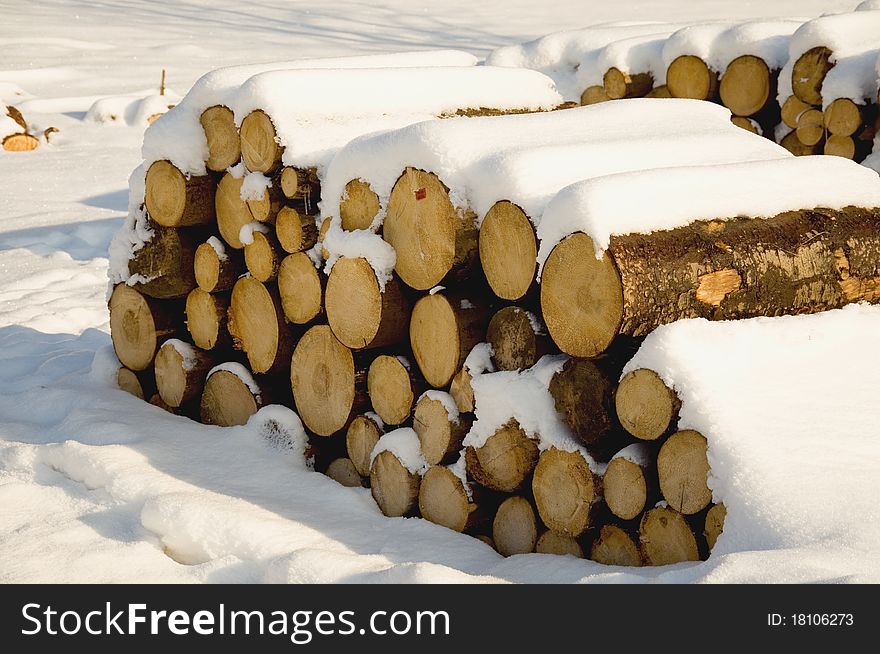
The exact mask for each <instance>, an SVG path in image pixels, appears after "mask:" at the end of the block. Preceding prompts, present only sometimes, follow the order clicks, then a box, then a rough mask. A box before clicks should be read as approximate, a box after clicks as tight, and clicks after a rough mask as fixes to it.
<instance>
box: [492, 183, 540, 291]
mask: <svg viewBox="0 0 880 654" xmlns="http://www.w3.org/2000/svg"><path fill="white" fill-rule="evenodd" d="M478 245H479V253H480V265H481V266H482V268H483V273H484V274H485V275H486V281H488V282H489V286H490V287H491V288H492V292H493V293H495V295H497V296H498V297H499V298H501V299H502V300H509V301H511V302H516V301H518V300H521V299H523V298H524V297H525V296H526V295H527V294H528V293H529V291H530V290H531V289H532V288H534V287H535V275H536V273H537V255H538V238H537V236H536V235H535V227H534V225H532V222H531V221H530V220H529V217H528V216H527V215H526V214H525V212H524V211H523V210H522V209H520V208H519V207H518V206H517V205H515V204H513V203H512V202H508V201H507V200H502V201H500V202H496V203H495V204H494V205H492V208H491V209H489V211H488V212H487V213H486V217H485V218H483V222H482V223H481V224H480V233H479V244H478Z"/></svg>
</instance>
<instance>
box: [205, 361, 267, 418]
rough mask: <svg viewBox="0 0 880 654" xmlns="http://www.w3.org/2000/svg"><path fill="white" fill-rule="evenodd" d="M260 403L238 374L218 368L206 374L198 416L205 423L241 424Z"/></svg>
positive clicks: (252, 413) (253, 412)
mask: <svg viewBox="0 0 880 654" xmlns="http://www.w3.org/2000/svg"><path fill="white" fill-rule="evenodd" d="M260 406H261V403H260V399H259V396H255V395H254V393H253V391H251V389H250V388H249V387H248V386H247V384H245V383H244V382H243V381H242V380H241V379H240V378H239V377H238V376H237V375H235V374H233V373H231V372H229V371H228V370H218V371H217V372H215V373H214V374H213V375H211V376H210V377H208V379H207V381H206V382H205V390H204V391H203V392H202V401H201V419H202V422H203V423H205V424H206V425H217V426H219V427H231V426H233V425H243V424H245V423H246V422H247V421H248V419H249V418H250V417H251V416H252V415H254V414H255V413H256V412H257V409H259V408H260Z"/></svg>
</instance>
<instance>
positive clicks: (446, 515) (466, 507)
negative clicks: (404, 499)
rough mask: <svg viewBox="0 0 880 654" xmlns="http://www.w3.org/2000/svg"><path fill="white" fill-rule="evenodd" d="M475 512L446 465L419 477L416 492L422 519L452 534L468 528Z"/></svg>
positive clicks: (431, 469)
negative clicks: (451, 531)
mask: <svg viewBox="0 0 880 654" xmlns="http://www.w3.org/2000/svg"><path fill="white" fill-rule="evenodd" d="M476 511H477V505H475V504H474V503H472V502H471V500H470V498H469V497H468V494H467V491H466V490H465V488H464V485H463V484H462V482H461V479H459V478H458V477H457V476H456V475H455V473H454V472H452V471H451V470H450V469H449V468H447V467H446V466H434V467H432V468H430V469H429V470H428V471H427V472H426V473H425V475H424V476H423V477H422V482H421V487H420V489H419V512H420V513H421V515H422V517H423V518H425V520H430V521H431V522H433V523H435V524H438V525H442V526H443V527H446V528H447V529H452V530H453V531H458V532H463V531H465V530H466V529H468V528H469V527H470V526H471V524H472V520H473V515H474V513H475V512H476Z"/></svg>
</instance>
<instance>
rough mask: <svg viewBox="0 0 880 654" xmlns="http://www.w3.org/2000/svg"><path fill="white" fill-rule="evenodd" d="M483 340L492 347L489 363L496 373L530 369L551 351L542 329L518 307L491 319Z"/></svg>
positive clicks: (533, 317) (535, 320)
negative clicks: (492, 362) (490, 362)
mask: <svg viewBox="0 0 880 654" xmlns="http://www.w3.org/2000/svg"><path fill="white" fill-rule="evenodd" d="M486 340H487V341H488V342H489V344H490V345H491V346H492V351H493V355H492V361H494V363H495V367H496V368H497V369H498V370H525V369H526V368H531V367H532V366H533V365H535V364H536V363H537V362H538V359H540V358H541V357H542V356H544V355H545V354H548V353H550V352H552V351H553V342H552V341H551V340H550V337H549V336H548V335H547V332H546V330H545V329H544V326H543V325H541V324H540V322H539V321H538V319H537V318H536V317H535V316H534V315H532V314H530V313H528V312H527V311H525V310H524V309H521V308H519V307H505V308H503V309H501V310H500V311H498V312H497V313H496V314H495V315H494V316H492V320H490V321H489V327H488V328H487V330H486Z"/></svg>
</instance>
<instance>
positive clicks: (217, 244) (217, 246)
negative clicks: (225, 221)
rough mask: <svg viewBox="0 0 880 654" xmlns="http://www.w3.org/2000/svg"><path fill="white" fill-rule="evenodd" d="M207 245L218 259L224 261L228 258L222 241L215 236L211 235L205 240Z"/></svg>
mask: <svg viewBox="0 0 880 654" xmlns="http://www.w3.org/2000/svg"><path fill="white" fill-rule="evenodd" d="M207 243H208V245H210V246H211V248H212V249H213V250H214V252H216V253H217V258H218V259H219V260H220V261H226V260H227V259H229V255H228V254H226V246H225V245H223V241H221V240H220V239H219V238H217V237H216V236H211V237H209V238H208V240H207Z"/></svg>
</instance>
